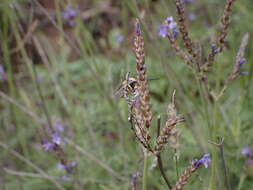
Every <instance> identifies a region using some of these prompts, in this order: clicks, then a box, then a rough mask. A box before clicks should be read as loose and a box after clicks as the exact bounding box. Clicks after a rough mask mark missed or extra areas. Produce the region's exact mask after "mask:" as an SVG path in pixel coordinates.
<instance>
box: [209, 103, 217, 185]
mask: <svg viewBox="0 0 253 190" xmlns="http://www.w3.org/2000/svg"><path fill="white" fill-rule="evenodd" d="M217 104H218V103H217V101H215V103H214V108H213V125H212V129H211V139H212V141H213V142H215V141H216V137H217V132H218V123H217V122H218V105H217ZM217 166H218V153H217V149H216V147H215V146H213V148H212V170H211V180H210V184H209V189H210V190H215V189H216V187H217Z"/></svg>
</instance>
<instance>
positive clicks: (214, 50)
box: [211, 44, 220, 54]
mask: <svg viewBox="0 0 253 190" xmlns="http://www.w3.org/2000/svg"><path fill="white" fill-rule="evenodd" d="M211 48H212V52H213V54H218V53H219V52H220V50H219V49H218V48H217V46H216V44H211Z"/></svg>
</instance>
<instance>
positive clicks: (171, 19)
mask: <svg viewBox="0 0 253 190" xmlns="http://www.w3.org/2000/svg"><path fill="white" fill-rule="evenodd" d="M173 21H174V19H173V17H172V16H169V17H167V18H166V22H167V23H170V22H173Z"/></svg>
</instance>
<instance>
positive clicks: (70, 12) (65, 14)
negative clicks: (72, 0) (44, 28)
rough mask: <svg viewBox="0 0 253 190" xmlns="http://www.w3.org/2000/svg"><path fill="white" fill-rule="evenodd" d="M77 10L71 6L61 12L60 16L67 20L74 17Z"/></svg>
mask: <svg viewBox="0 0 253 190" xmlns="http://www.w3.org/2000/svg"><path fill="white" fill-rule="evenodd" d="M76 15H77V12H76V10H75V9H73V8H68V9H67V10H66V11H64V12H63V14H62V16H63V18H64V19H65V20H69V19H72V18H74V17H76Z"/></svg>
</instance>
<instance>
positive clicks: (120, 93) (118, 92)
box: [114, 84, 124, 98]
mask: <svg viewBox="0 0 253 190" xmlns="http://www.w3.org/2000/svg"><path fill="white" fill-rule="evenodd" d="M123 93H124V92H123V85H122V84H121V85H119V87H118V88H117V89H116V90H115V91H114V95H115V96H117V97H120V98H122V97H123Z"/></svg>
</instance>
